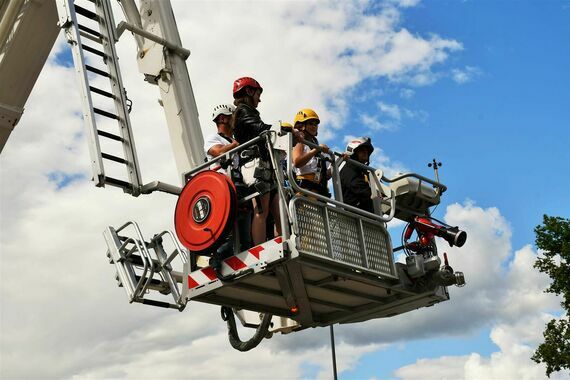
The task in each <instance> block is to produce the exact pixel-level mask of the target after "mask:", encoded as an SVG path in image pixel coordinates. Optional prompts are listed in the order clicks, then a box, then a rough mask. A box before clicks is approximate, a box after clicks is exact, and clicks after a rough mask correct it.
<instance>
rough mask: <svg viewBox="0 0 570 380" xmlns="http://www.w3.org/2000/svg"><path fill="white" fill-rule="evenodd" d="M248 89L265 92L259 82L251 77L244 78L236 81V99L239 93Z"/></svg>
mask: <svg viewBox="0 0 570 380" xmlns="http://www.w3.org/2000/svg"><path fill="white" fill-rule="evenodd" d="M246 87H251V88H259V89H260V90H261V91H263V88H262V87H261V85H260V84H259V82H258V81H256V80H255V79H253V78H250V77H242V78H238V79H236V80H235V81H234V98H235V96H236V94H237V93H238V92H240V91H241V90H242V89H244V88H246Z"/></svg>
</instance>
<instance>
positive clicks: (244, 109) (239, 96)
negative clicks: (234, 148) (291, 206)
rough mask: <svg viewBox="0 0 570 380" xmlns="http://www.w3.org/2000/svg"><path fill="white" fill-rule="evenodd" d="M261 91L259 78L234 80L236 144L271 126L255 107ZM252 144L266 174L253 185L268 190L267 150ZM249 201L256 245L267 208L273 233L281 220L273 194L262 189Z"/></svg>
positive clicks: (262, 233) (261, 235) (263, 229)
mask: <svg viewBox="0 0 570 380" xmlns="http://www.w3.org/2000/svg"><path fill="white" fill-rule="evenodd" d="M262 92H263V88H262V87H261V85H260V84H259V82H257V81H256V80H255V79H253V78H249V77H243V78H238V79H236V80H235V82H234V88H233V94H234V99H235V100H234V104H235V105H236V110H235V112H234V115H233V119H232V126H233V131H234V138H235V139H236V140H237V142H238V143H239V144H244V143H246V142H248V141H249V140H251V139H253V138H256V137H258V136H259V135H260V134H261V133H262V132H264V131H267V130H269V129H270V128H271V125H270V124H265V123H264V122H263V121H262V120H261V117H260V116H259V111H258V110H257V106H258V105H259V103H260V102H261V93H262ZM256 147H257V149H258V151H259V155H258V158H259V160H257V161H255V162H256V164H257V167H258V168H261V169H265V170H257V172H259V173H262V177H266V178H265V179H263V178H257V179H256V180H255V181H256V182H257V183H255V184H254V185H255V188H256V190H259V189H266V190H269V189H270V188H271V186H270V185H268V184H267V183H268V182H271V181H272V180H273V176H272V173H271V165H270V164H269V152H268V151H267V147H266V146H265V143H264V142H260V143H259V144H257V145H256ZM250 163H251V162H250ZM240 164H242V165H243V164H246V163H243V162H241V163H240ZM242 172H243V170H242ZM244 180H246V181H248V179H247V178H246V175H244ZM263 182H265V184H266V186H258V185H260V184H261V185H264V183H263ZM253 205H254V210H255V212H254V215H253V221H252V224H251V233H252V237H253V244H254V245H258V244H261V243H263V242H265V241H266V220H267V215H268V214H269V211H271V213H272V215H273V217H274V219H275V226H276V229H277V233H278V234H280V233H281V223H280V222H279V220H280V219H279V199H278V198H277V197H273V199H272V198H271V195H270V193H269V192H266V193H265V194H262V195H260V196H259V197H256V198H254V199H253Z"/></svg>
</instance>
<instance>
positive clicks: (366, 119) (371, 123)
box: [360, 113, 396, 131]
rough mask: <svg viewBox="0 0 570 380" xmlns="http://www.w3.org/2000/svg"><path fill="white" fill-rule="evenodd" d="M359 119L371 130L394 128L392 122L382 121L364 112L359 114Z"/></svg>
mask: <svg viewBox="0 0 570 380" xmlns="http://www.w3.org/2000/svg"><path fill="white" fill-rule="evenodd" d="M360 121H361V122H362V124H363V126H364V127H366V128H367V129H368V130H371V131H381V130H392V129H395V128H396V127H395V126H394V124H392V123H389V122H388V123H383V122H381V121H379V120H378V119H377V118H375V117H374V116H370V115H367V114H365V113H363V114H362V115H360Z"/></svg>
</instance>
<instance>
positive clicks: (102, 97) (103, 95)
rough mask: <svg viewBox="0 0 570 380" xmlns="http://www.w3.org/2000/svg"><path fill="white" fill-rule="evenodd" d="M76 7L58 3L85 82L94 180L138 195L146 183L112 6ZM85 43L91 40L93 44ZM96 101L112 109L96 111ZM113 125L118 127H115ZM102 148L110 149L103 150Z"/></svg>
mask: <svg viewBox="0 0 570 380" xmlns="http://www.w3.org/2000/svg"><path fill="white" fill-rule="evenodd" d="M76 3H78V1H74V0H57V8H58V13H59V26H60V27H61V28H62V29H63V30H64V32H65V36H66V38H67V41H68V42H69V44H70V45H71V50H72V55H73V62H74V65H75V70H76V72H77V75H78V79H79V81H78V82H79V84H80V90H81V101H82V107H83V118H84V120H85V125H86V128H87V138H88V143H89V153H90V155H91V166H92V170H93V180H94V181H95V185H96V186H98V187H104V186H105V185H111V186H116V187H119V188H122V189H123V191H124V192H126V193H130V194H131V195H133V196H138V195H139V194H140V193H141V186H142V181H141V175H140V170H139V165H138V161H137V154H136V150H135V145H134V139H133V134H132V130H131V124H130V120H129V111H130V101H129V99H128V98H127V92H126V90H125V88H124V87H123V83H122V79H121V73H120V70H119V64H118V57H117V53H116V51H115V41H116V38H115V34H116V32H115V22H114V19H113V14H112V12H111V4H110V2H109V0H84V1H83V2H81V5H79V4H76ZM89 3H91V4H89ZM89 8H90V9H89ZM84 40H89V41H90V44H86V42H87V41H84ZM93 43H94V45H93ZM86 53H87V54H88V56H87V57H88V59H86ZM88 62H89V63H90V64H88ZM101 63H102V66H101ZM97 65H98V66H97ZM105 79H106V81H107V82H108V86H107V87H106V88H102V85H103V84H101V85H99V86H98V87H96V86H95V85H93V84H92V83H99V82H102V81H105ZM94 95H95V96H94ZM93 98H96V99H97V100H98V101H99V102H100V103H101V104H102V105H104V106H106V107H101V106H98V107H96V106H95V105H94V104H93ZM110 121H114V122H116V125H114V126H113V125H112V126H111V127H110V126H109V122H110ZM97 124H100V126H99V127H98V125H97ZM111 124H115V123H113V122H112V123H111ZM117 124H118V125H117ZM105 127H106V128H105ZM117 143H118V144H117ZM119 144H120V146H119ZM102 146H104V147H105V148H106V149H109V150H107V151H106V152H102ZM120 147H122V149H120ZM104 163H105V165H104ZM117 165H118V166H117ZM109 167H111V169H110V170H111V171H112V174H114V176H113V177H111V176H109V175H107V174H106V171H105V169H106V168H107V169H108V170H107V171H108V172H109ZM121 167H122V168H121ZM124 168H126V172H127V175H126V178H125V174H124ZM117 177H119V178H117ZM121 177H122V178H121Z"/></svg>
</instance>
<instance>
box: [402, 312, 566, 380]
mask: <svg viewBox="0 0 570 380" xmlns="http://www.w3.org/2000/svg"><path fill="white" fill-rule="evenodd" d="M550 318H552V316H549V315H546V314H542V315H541V314H538V315H532V316H530V317H524V316H523V317H522V318H520V319H519V320H518V321H517V322H515V323H514V324H511V323H509V324H499V325H497V326H495V327H494V328H493V329H492V331H491V334H490V337H491V340H492V341H493V343H495V344H496V345H497V346H498V347H499V351H497V352H493V353H492V354H491V355H490V356H489V357H483V356H481V355H480V354H478V353H475V352H474V353H472V354H470V355H463V356H444V357H440V358H436V359H420V360H418V361H417V362H416V363H414V364H411V365H407V366H404V367H402V368H400V369H398V370H397V371H395V375H396V377H397V378H399V379H402V380H405V379H417V378H420V377H425V376H422V374H423V375H425V374H437V378H442V379H465V380H477V379H528V380H534V379H547V377H546V375H545V365H544V364H537V363H535V362H534V361H532V359H531V356H532V354H533V352H534V348H533V347H535V346H536V345H537V344H538V342H539V341H540V339H541V336H542V334H541V332H542V330H543V328H544V325H545V324H546V322H547V321H548V320H549V319H550ZM529 343H531V345H529ZM428 377H429V376H428ZM550 378H551V379H564V378H566V375H565V374H564V373H562V372H557V373H554V374H552V375H551V377H550Z"/></svg>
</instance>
